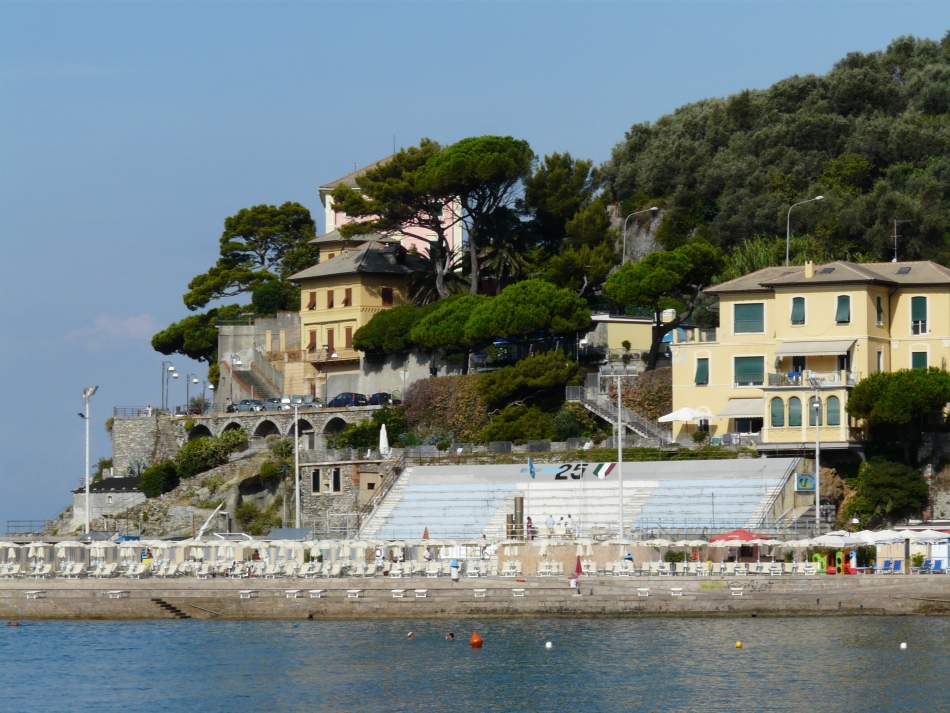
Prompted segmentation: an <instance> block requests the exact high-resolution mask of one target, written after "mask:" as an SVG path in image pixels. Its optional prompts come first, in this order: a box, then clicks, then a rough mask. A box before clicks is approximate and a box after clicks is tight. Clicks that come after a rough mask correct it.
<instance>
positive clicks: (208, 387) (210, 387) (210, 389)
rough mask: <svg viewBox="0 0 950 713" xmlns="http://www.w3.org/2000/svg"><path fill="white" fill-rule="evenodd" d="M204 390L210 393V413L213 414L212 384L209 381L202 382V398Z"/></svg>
mask: <svg viewBox="0 0 950 713" xmlns="http://www.w3.org/2000/svg"><path fill="white" fill-rule="evenodd" d="M205 389H207V390H208V391H210V392H211V412H212V413H214V384H212V383H211V382H210V381H205V382H204V388H203V389H202V390H201V395H202V396H204V393H205Z"/></svg>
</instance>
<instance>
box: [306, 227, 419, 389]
mask: <svg viewBox="0 0 950 713" xmlns="http://www.w3.org/2000/svg"><path fill="white" fill-rule="evenodd" d="M313 242H314V243H317V244H318V245H320V262H319V263H318V264H316V265H313V266H312V267H308V268H307V269H306V270H302V271H301V272H298V273H297V274H295V275H292V276H291V277H290V278H289V279H291V280H294V281H295V282H297V283H298V284H299V285H300V297H301V306H300V345H301V352H300V354H301V357H300V362H301V366H299V367H298V368H297V369H296V371H298V372H299V376H298V377H297V378H299V379H300V380H301V381H302V388H300V391H302V392H303V393H309V394H313V395H315V396H318V397H319V398H321V399H324V398H330V399H332V398H333V397H334V396H336V395H337V393H340V392H344V391H355V392H359V391H360V388H359V384H360V375H361V362H360V358H361V356H362V354H361V352H358V351H357V350H355V349H354V348H353V335H354V334H355V333H356V330H357V329H359V328H360V327H362V326H363V325H364V324H366V323H367V322H368V321H369V320H370V319H372V317H373V315H375V314H376V313H377V312H380V311H382V310H384V309H389V308H391V307H396V306H399V305H401V304H405V303H406V302H408V301H409V297H408V280H409V276H410V275H411V274H412V273H413V272H416V271H418V270H421V269H422V267H423V262H422V260H421V259H420V258H418V257H416V256H415V255H413V254H411V253H410V252H409V251H407V250H406V249H405V248H404V247H402V245H400V244H399V242H398V241H390V240H387V239H384V238H381V237H380V236H378V235H373V236H365V237H362V238H354V239H343V238H342V237H340V235H339V233H338V232H337V231H333V232H332V233H328V234H327V235H324V236H321V237H319V238H315V239H314V240H313ZM288 366H290V365H288ZM328 381H329V382H330V383H329V384H328ZM292 392H293V393H299V391H292Z"/></svg>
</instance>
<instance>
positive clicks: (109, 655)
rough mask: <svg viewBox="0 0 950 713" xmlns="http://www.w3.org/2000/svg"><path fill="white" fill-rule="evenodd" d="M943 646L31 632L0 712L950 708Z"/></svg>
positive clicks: (780, 628)
mask: <svg viewBox="0 0 950 713" xmlns="http://www.w3.org/2000/svg"><path fill="white" fill-rule="evenodd" d="M473 628H476V629H477V630H478V632H479V634H481V635H482V636H483V637H484V639H485V646H484V648H482V649H481V650H480V651H475V650H473V649H471V648H470V647H469V645H468V638H469V636H471V633H472V629H473ZM410 630H411V631H414V632H415V639H414V640H413V641H408V640H407V639H406V633H407V632H408V631H410ZM448 631H454V632H455V634H456V640H455V641H454V642H447V641H445V640H444V638H443V637H444V636H445V634H446V633H447V632H448ZM737 639H741V640H742V642H743V647H742V649H741V650H737V649H736V648H735V642H736V640H737ZM546 641H551V642H553V643H554V648H553V649H551V650H546V649H545V648H544V643H545V642H546ZM901 641H906V642H907V644H908V648H907V650H905V651H901V650H900V649H899V646H900V642H901ZM948 641H950V618H930V617H895V618H876V617H875V618H870V617H869V618H834V619H832V618H828V619H751V618H750V619H730V620H694V619H679V620H670V619H645V620H629V619H628V620H609V621H585V620H572V621H565V620H511V621H487V622H473V621H458V622H444V621H384V622H319V621H304V622H251V621H247V622H197V621H182V622H178V621H151V622H23V623H21V626H20V627H18V628H13V627H2V628H0V710H2V711H4V712H11V711H16V712H19V711H24V712H34V711H95V712H96V713H106V712H110V711H122V712H123V713H137V712H139V711H189V712H194V713H204V712H205V711H227V712H228V713H243V712H245V711H254V712H255V713H256V712H261V713H263V712H265V711H267V712H275V713H283V712H284V711H348V712H357V711H455V710H457V711H557V712H558V713H563V712H573V711H661V710H662V711H815V712H819V711H820V712H822V713H824V712H826V711H950V655H948V654H947V642H948Z"/></svg>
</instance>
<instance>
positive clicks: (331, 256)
mask: <svg viewBox="0 0 950 713" xmlns="http://www.w3.org/2000/svg"><path fill="white" fill-rule="evenodd" d="M335 257H336V253H330V255H329V256H328V257H327V260H332V259H333V258H335Z"/></svg>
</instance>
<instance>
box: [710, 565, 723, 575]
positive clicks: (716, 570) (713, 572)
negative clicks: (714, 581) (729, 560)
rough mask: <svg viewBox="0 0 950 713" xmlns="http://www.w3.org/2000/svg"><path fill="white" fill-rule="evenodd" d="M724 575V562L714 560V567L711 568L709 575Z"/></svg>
mask: <svg viewBox="0 0 950 713" xmlns="http://www.w3.org/2000/svg"><path fill="white" fill-rule="evenodd" d="M722 575H723V571H722V562H713V563H712V567H711V568H710V570H709V576H710V577H713V576H715V577H721V576H722Z"/></svg>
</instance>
